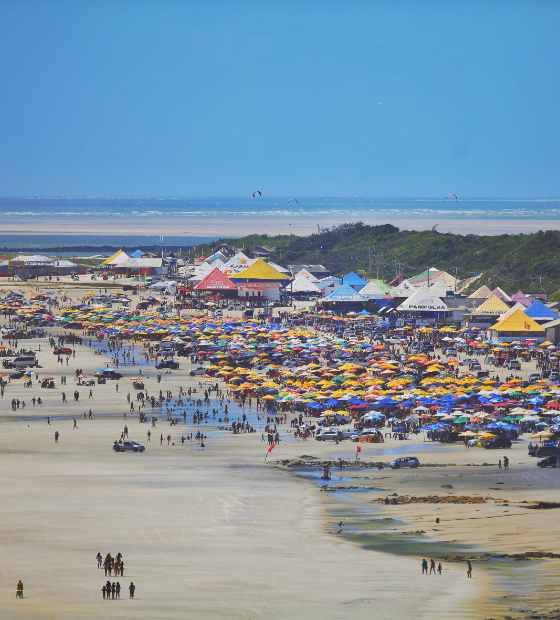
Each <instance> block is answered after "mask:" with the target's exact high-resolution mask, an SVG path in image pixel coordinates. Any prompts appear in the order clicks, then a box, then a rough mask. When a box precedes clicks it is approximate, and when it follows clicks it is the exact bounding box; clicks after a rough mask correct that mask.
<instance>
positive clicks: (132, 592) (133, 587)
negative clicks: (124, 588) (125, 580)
mask: <svg viewBox="0 0 560 620" xmlns="http://www.w3.org/2000/svg"><path fill="white" fill-rule="evenodd" d="M135 590H136V586H135V585H134V584H133V583H132V581H131V582H130V585H129V586H128V591H129V592H130V598H134V591H135Z"/></svg>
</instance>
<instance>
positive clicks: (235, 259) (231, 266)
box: [224, 252, 256, 276]
mask: <svg viewBox="0 0 560 620" xmlns="http://www.w3.org/2000/svg"><path fill="white" fill-rule="evenodd" d="M255 262H256V259H254V258H249V257H248V256H246V255H245V254H243V252H237V254H236V255H235V256H232V257H231V258H230V259H229V260H228V261H227V262H226V264H225V269H224V273H225V274H226V276H229V275H231V274H232V273H235V272H237V271H241V270H242V269H247V267H250V266H251V265H252V264H253V263H255Z"/></svg>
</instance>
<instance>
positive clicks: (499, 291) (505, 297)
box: [490, 286, 511, 301]
mask: <svg viewBox="0 0 560 620" xmlns="http://www.w3.org/2000/svg"><path fill="white" fill-rule="evenodd" d="M490 294H491V295H495V296H496V297H499V298H500V299H503V300H504V301H511V297H510V296H509V295H508V294H507V293H505V292H504V291H503V290H502V289H501V288H500V287H499V286H497V287H496V288H495V289H494V290H493V291H492V292H491V293H490Z"/></svg>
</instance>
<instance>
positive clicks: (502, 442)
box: [484, 437, 511, 450]
mask: <svg viewBox="0 0 560 620" xmlns="http://www.w3.org/2000/svg"><path fill="white" fill-rule="evenodd" d="M484 447H485V448H487V449H489V450H492V449H495V448H511V439H510V438H509V437H492V438H491V439H489V440H488V441H487V442H486V443H485V444H484Z"/></svg>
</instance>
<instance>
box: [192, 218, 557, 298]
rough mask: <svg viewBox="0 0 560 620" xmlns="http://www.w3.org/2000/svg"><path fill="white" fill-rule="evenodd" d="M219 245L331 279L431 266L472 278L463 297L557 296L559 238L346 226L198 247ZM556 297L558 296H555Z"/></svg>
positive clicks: (204, 250)
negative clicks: (310, 267) (308, 267)
mask: <svg viewBox="0 0 560 620" xmlns="http://www.w3.org/2000/svg"><path fill="white" fill-rule="evenodd" d="M219 243H229V244H230V245H231V246H232V247H236V248H242V247H245V248H247V249H250V248H252V247H253V246H255V245H256V246H266V247H268V248H273V249H274V252H273V254H272V255H271V257H270V260H272V261H274V262H278V263H280V264H283V265H285V264H299V263H311V264H315V263H321V264H323V265H324V266H325V267H326V268H327V269H330V270H331V271H332V272H333V273H335V274H336V275H343V274H345V273H347V272H348V271H350V270H353V271H356V272H358V271H359V272H360V273H363V274H365V275H366V276H367V277H369V278H372V277H373V278H375V277H379V278H381V279H383V280H385V281H390V280H392V279H393V278H395V276H396V275H397V274H398V273H399V272H402V273H403V274H404V276H405V277H411V276H414V275H416V274H418V273H421V272H422V271H425V270H426V269H427V268H428V267H436V268H438V269H443V270H445V271H448V272H449V273H451V274H453V275H455V274H456V275H457V277H458V278H460V279H467V278H474V277H475V276H476V274H481V275H480V277H478V278H477V279H476V280H473V282H472V284H471V285H470V286H469V289H468V290H474V288H476V287H478V286H481V285H482V284H487V285H488V286H490V287H491V288H494V287H495V286H501V287H502V288H503V289H504V290H506V291H508V292H511V293H515V292H516V291H517V290H518V289H523V290H524V291H527V292H538V291H548V292H551V293H552V292H556V291H559V289H560V232H556V231H550V230H549V231H546V232H542V231H539V232H538V233H534V234H519V235H497V236H482V235H458V234H452V233H440V232H437V231H432V230H424V231H420V232H418V231H413V230H399V229H398V228H397V227H396V226H392V225H391V224H385V225H382V226H368V225H366V224H363V223H361V222H357V223H353V224H343V225H341V226H337V227H336V228H331V229H330V230H328V231H325V232H321V233H320V234H312V235H309V236H308V237H298V236H295V235H290V236H286V235H281V236H276V237H269V236H267V235H250V236H247V237H243V238H241V239H220V240H219V241H217V242H215V243H212V244H204V245H200V246H197V248H196V252H197V253H198V254H206V255H208V254H209V253H210V252H211V251H212V249H213V248H215V247H216V246H217V245H218V244H219ZM559 296H560V292H559Z"/></svg>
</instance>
